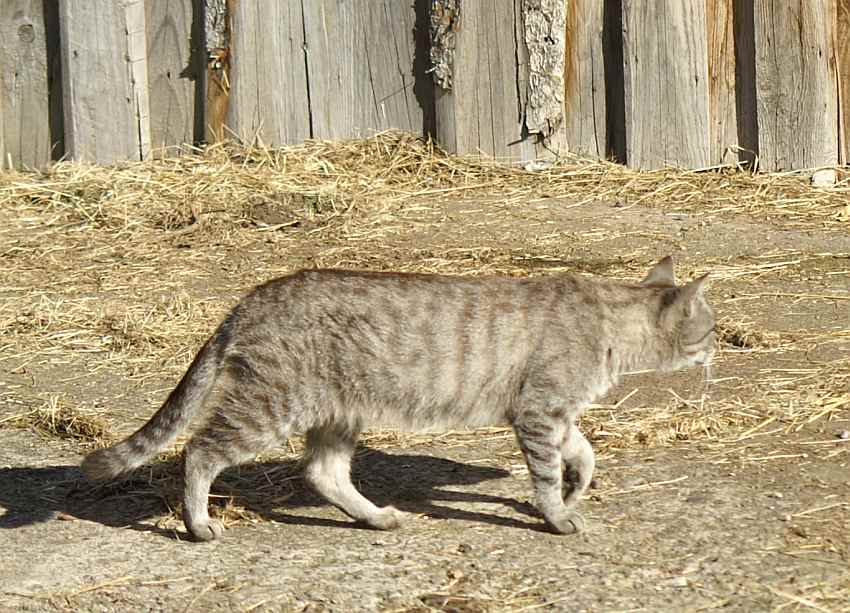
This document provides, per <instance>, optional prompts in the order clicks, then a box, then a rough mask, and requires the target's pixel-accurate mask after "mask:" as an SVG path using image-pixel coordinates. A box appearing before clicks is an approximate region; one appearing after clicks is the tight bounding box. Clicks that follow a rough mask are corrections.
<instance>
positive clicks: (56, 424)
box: [0, 396, 112, 447]
mask: <svg viewBox="0 0 850 613" xmlns="http://www.w3.org/2000/svg"><path fill="white" fill-rule="evenodd" d="M0 427H15V428H28V429H30V430H33V431H35V432H38V433H39V434H43V435H46V436H55V437H58V438H65V439H73V440H75V441H77V442H79V443H81V444H84V445H86V446H97V447H101V446H105V445H106V444H108V443H109V441H110V440H111V439H112V436H111V433H110V430H109V426H108V424H107V421H106V420H105V419H104V418H103V416H102V414H100V413H98V412H96V411H91V410H85V409H78V408H73V407H69V406H65V405H64V404H63V403H62V401H61V400H60V398H59V397H56V396H53V397H51V398H50V399H48V400H47V402H45V403H44V404H43V405H42V406H39V407H37V408H35V409H31V410H29V411H26V412H23V413H18V414H13V415H9V416H6V417H3V418H0Z"/></svg>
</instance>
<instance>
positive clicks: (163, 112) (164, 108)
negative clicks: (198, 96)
mask: <svg viewBox="0 0 850 613" xmlns="http://www.w3.org/2000/svg"><path fill="white" fill-rule="evenodd" d="M145 21H146V25H147V57H148V87H149V98H150V132H151V145H152V147H153V148H154V149H155V150H162V149H164V148H166V147H175V146H180V145H183V144H186V143H189V144H191V143H192V142H193V140H194V126H195V86H196V84H197V68H198V67H197V66H195V65H192V63H193V61H194V58H193V57H192V49H191V44H192V0H146V1H145Z"/></svg>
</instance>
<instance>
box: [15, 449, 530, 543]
mask: <svg viewBox="0 0 850 613" xmlns="http://www.w3.org/2000/svg"><path fill="white" fill-rule="evenodd" d="M180 472H181V471H180V462H179V461H178V460H176V459H174V460H169V461H166V462H162V463H159V464H155V465H152V466H149V467H145V468H142V469H139V470H137V471H136V472H134V473H133V474H131V475H130V476H129V477H128V478H126V479H124V480H122V481H118V482H115V483H109V484H104V485H92V484H91V483H89V482H87V481H86V480H85V478H84V477H83V475H82V473H81V472H80V469H79V467H77V466H49V467H43V468H27V467H12V468H2V469H0V506H2V507H5V509H6V512H5V514H4V515H3V516H1V517H0V529H14V528H20V527H23V526H29V525H32V524H37V523H40V522H45V521H49V520H52V519H57V518H59V519H63V518H66V519H72V518H75V519H82V520H87V521H93V522H98V523H101V524H104V525H107V526H115V527H124V528H131V529H139V530H144V531H147V532H158V533H160V534H162V535H163V536H169V537H171V538H181V536H182V535H178V534H176V533H175V532H174V531H173V530H167V529H160V528H157V527H155V526H152V525H151V524H150V523H143V522H146V521H148V520H151V519H154V518H157V517H161V516H163V515H165V514H168V513H169V512H170V511H171V510H176V509H178V508H179V501H180V497H181V490H182V478H181V477H180ZM508 476H509V473H508V472H507V471H505V470H503V469H499V468H492V467H487V466H478V465H474V464H465V463H461V462H454V461H452V460H446V459H442V458H435V457H431V456H424V455H395V454H387V453H384V452H381V451H376V450H372V449H365V448H364V449H361V450H359V452H358V454H357V457H356V458H355V461H354V464H353V469H352V480H353V481H354V483H355V485H356V486H357V488H358V489H359V490H360V491H361V492H362V493H363V494H364V495H365V496H367V497H368V498H370V499H371V500H372V501H374V502H375V503H376V504H378V505H381V506H383V505H386V504H393V505H394V506H396V507H397V508H399V509H401V510H403V511H407V512H409V513H415V514H424V515H427V516H429V517H431V518H434V519H455V520H463V521H470V522H481V523H489V524H494V525H501V526H509V527H515V528H524V529H531V530H542V529H545V528H544V526H543V525H542V524H541V523H540V521H539V519H537V518H538V515H537V512H536V510H535V509H534V507H532V506H531V505H529V504H528V503H523V502H519V501H517V500H515V499H512V498H506V497H502V496H497V495H489V494H484V493H480V492H473V491H470V492H463V491H460V492H459V491H454V490H452V489H443V488H447V487H449V488H452V487H455V486H460V487H463V486H472V485H475V484H478V483H481V482H484V481H490V480H495V479H502V478H505V477H508ZM210 502H211V505H212V506H213V507H214V508H213V509H212V512H211V514H212V515H216V514H220V513H227V512H228V508H229V509H230V511H229V512H231V513H233V512H234V511H233V509H234V508H236V509H238V511H236V514H237V515H239V514H242V515H245V514H256V516H259V518H260V519H264V520H268V521H276V522H280V523H286V524H300V525H314V526H325V527H344V528H351V527H364V528H365V526H359V525H358V524H352V522H351V521H349V520H347V519H346V518H345V516H344V515H342V514H340V519H339V520H337V519H329V518H327V517H324V516H314V515H311V514H309V509H310V508H317V507H326V506H328V503H326V502H325V501H324V499H323V498H321V497H320V496H318V495H317V494H315V493H314V492H313V491H312V490H311V489H310V488H309V486H307V485H306V484H305V483H304V481H303V479H302V478H301V471H300V467H299V463H298V461H296V460H282V461H269V462H255V463H252V464H246V465H244V466H241V467H237V468H234V469H231V470H228V471H225V472H224V473H222V475H221V476H220V477H219V479H218V480H217V481H216V484H215V486H214V487H213V491H212V496H211V499H210ZM437 502H449V503H456V504H468V503H488V504H500V505H504V506H505V507H507V508H509V509H512V510H513V511H515V512H516V513H519V514H522V515H525V516H529V517H533V518H535V519H534V520H532V522H524V521H520V520H518V519H515V518H513V517H508V516H507V514H506V515H493V514H489V513H483V512H480V511H471V510H464V509H460V508H457V507H455V506H443V505H439V504H436V503H437ZM215 507H218V508H215ZM305 509H307V510H308V514H303V513H304V510H305ZM296 510H297V511H298V513H294V512H293V511H296Z"/></svg>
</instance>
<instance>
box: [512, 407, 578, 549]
mask: <svg viewBox="0 0 850 613" xmlns="http://www.w3.org/2000/svg"><path fill="white" fill-rule="evenodd" d="M513 426H514V432H515V433H516V437H517V442H518V443H519V446H520V449H522V452H523V455H524V456H525V462H526V464H527V465H528V472H529V474H530V475H531V483H532V486H533V487H534V497H535V500H536V502H537V508H538V509H539V510H540V512H541V513H542V514H543V517H544V518H545V519H546V521H547V523H548V524H549V525H550V526H552V528H554V529H555V530H556V531H557V532H560V533H561V534H571V533H574V532H581V531H582V530H584V524H585V522H584V518H583V517H582V516H581V515H579V514H578V513H576V512H575V511H574V510H573V508H574V506H575V505H574V504H573V505H571V506H567V505H566V504H564V499H563V493H562V492H563V464H562V462H563V460H562V456H561V446H562V443H563V441H564V437H565V435H566V434H567V428H568V427H569V426H568V424H567V423H565V422H564V421H562V420H559V419H556V418H551V417H548V416H546V415H541V414H537V413H530V412H529V413H526V414H525V415H523V416H522V418H520V419H517V420H516V421H515V422H514V424H513Z"/></svg>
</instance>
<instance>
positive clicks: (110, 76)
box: [59, 0, 149, 163]
mask: <svg viewBox="0 0 850 613" xmlns="http://www.w3.org/2000/svg"><path fill="white" fill-rule="evenodd" d="M59 21H60V30H61V34H62V37H61V38H62V65H63V73H64V74H63V94H64V95H63V98H64V115H65V147H66V153H67V154H68V155H69V156H70V157H72V158H73V159H86V160H91V161H94V162H98V163H111V162H114V161H116V160H122V159H140V158H142V157H143V156H144V155H145V154H146V152H147V147H148V146H149V136H148V134H147V133H142V130H143V129H144V128H145V127H146V118H147V117H148V116H149V112H148V110H147V106H146V105H147V98H146V90H147V83H146V77H144V74H145V72H144V68H143V65H144V48H145V40H144V5H143V4H142V0H119V1H113V0H61V2H60V6H59ZM140 22H141V23H140ZM140 49H141V51H140ZM116 50H124V52H123V53H121V52H116ZM134 79H136V82H134ZM137 88H138V89H137ZM140 118H141V123H140Z"/></svg>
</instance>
